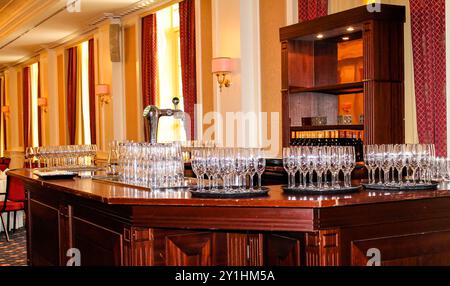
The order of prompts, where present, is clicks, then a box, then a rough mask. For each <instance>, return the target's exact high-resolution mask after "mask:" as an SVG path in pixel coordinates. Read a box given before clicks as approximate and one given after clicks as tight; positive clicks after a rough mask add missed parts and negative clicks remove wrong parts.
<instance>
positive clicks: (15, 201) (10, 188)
mask: <svg viewBox="0 0 450 286" xmlns="http://www.w3.org/2000/svg"><path fill="white" fill-rule="evenodd" d="M0 194H4V195H5V199H4V201H3V202H1V203H0V214H2V213H7V215H8V219H7V224H6V225H5V222H4V220H3V217H2V216H1V215H0V220H1V221H2V226H3V229H4V231H5V235H6V240H7V241H9V235H8V229H9V225H10V224H9V216H10V213H11V212H14V223H13V229H16V216H17V212H18V211H22V210H24V207H25V187H24V185H23V183H22V182H21V181H20V180H18V179H16V178H13V177H10V176H8V177H7V181H6V193H0Z"/></svg>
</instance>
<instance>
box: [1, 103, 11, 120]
mask: <svg viewBox="0 0 450 286" xmlns="http://www.w3.org/2000/svg"><path fill="white" fill-rule="evenodd" d="M2 113H3V115H4V116H5V119H9V113H10V109H9V105H4V106H2Z"/></svg>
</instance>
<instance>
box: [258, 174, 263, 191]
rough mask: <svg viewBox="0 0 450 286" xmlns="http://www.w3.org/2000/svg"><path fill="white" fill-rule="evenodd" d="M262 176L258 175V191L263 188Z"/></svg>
mask: <svg viewBox="0 0 450 286" xmlns="http://www.w3.org/2000/svg"><path fill="white" fill-rule="evenodd" d="M261 177H262V174H258V189H261V187H262V178H261Z"/></svg>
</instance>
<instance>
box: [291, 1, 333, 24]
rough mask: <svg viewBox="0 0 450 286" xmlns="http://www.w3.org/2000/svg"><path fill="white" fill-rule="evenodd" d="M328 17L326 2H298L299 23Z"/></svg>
mask: <svg viewBox="0 0 450 286" xmlns="http://www.w3.org/2000/svg"><path fill="white" fill-rule="evenodd" d="M326 15H328V0H298V19H299V21H300V22H303V21H309V20H313V19H315V18H319V17H323V16H326Z"/></svg>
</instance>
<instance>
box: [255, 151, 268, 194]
mask: <svg viewBox="0 0 450 286" xmlns="http://www.w3.org/2000/svg"><path fill="white" fill-rule="evenodd" d="M265 169H266V158H265V157H264V154H263V152H262V151H259V152H258V153H257V157H256V173H257V174H258V189H261V187H262V175H263V173H264V171H265Z"/></svg>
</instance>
